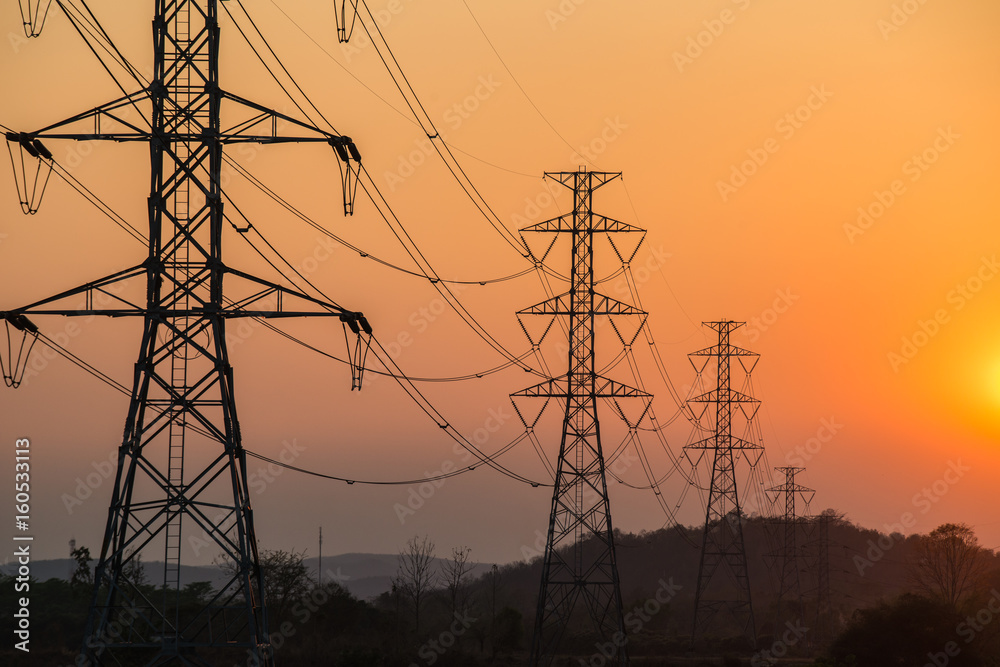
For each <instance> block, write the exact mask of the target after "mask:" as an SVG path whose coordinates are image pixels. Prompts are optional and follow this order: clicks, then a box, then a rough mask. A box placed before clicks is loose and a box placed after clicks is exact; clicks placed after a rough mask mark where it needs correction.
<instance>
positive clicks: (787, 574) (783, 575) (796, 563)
mask: <svg viewBox="0 0 1000 667" xmlns="http://www.w3.org/2000/svg"><path fill="white" fill-rule="evenodd" d="M775 470H776V471H777V472H780V473H783V474H784V475H785V481H784V483H783V484H781V485H779V486H772V487H771V488H769V489H768V490H767V491H768V492H769V493H774V494H778V496H777V499H779V500H780V498H781V497H782V496H783V497H784V501H785V512H784V514H783V515H782V516H781V519H780V526H781V528H782V538H783V539H782V546H781V549H780V550H779V551H778V552H777V553H775V554H773V555H774V557H776V558H777V559H779V560H780V562H781V569H780V581H779V583H778V597H777V599H776V600H775V618H774V635H775V636H777V634H778V631H779V629H780V628H781V624H782V621H790V620H798V621H803V620H804V619H805V603H804V601H803V598H802V581H801V578H800V576H799V573H800V572H801V566H802V563H801V562H800V558H801V556H802V554H800V553H799V549H798V543H797V536H798V532H799V528H800V525H801V521H800V520H799V516H798V515H797V514H796V512H795V499H796V498H797V497H798V498H801V499H802V501H803V502H804V503H805V505H806V506H807V507H808V505H809V503H810V502H812V498H813V496H814V495H815V494H816V492H815V491H813V490H812V489H809V488H806V487H804V486H802V485H801V484H797V483H796V482H795V476H796V475H797V474H798V473H800V472H802V471H803V470H805V468H796V467H793V466H786V467H780V468H775ZM786 598H788V599H790V600H791V601H792V602H791V605H790V606H791V608H792V609H794V615H793V617H792V618H789V617H787V616H786V615H785V613H784V611H783V610H782V603H783V602H784V600H785V599H786Z"/></svg>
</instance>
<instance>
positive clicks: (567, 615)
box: [511, 169, 651, 666]
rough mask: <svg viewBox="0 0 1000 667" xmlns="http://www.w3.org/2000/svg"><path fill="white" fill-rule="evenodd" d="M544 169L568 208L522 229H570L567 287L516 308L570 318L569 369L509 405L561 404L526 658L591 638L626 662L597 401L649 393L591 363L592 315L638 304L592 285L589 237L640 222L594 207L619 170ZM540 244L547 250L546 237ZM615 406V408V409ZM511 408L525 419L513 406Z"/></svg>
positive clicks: (549, 660) (551, 657) (591, 643)
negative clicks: (584, 630) (573, 633)
mask: <svg viewBox="0 0 1000 667" xmlns="http://www.w3.org/2000/svg"><path fill="white" fill-rule="evenodd" d="M546 176H547V177H548V178H551V179H553V180H555V181H556V182H558V183H560V184H562V185H563V186H565V187H567V188H570V189H572V190H573V212H572V213H570V214H567V215H562V216H560V217H558V218H553V219H552V220H547V221H545V222H540V223H537V224H534V225H530V226H528V227H525V228H524V229H522V230H521V232H522V233H528V232H541V233H552V234H559V233H566V234H570V235H571V239H572V265H571V267H572V270H571V276H570V277H571V285H570V290H569V292H568V293H566V294H563V295H560V296H556V297H554V298H552V299H548V300H547V301H543V302H542V303H539V304H537V305H535V306H532V307H530V308H527V309H525V310H522V311H520V312H519V313H518V317H519V318H520V317H521V316H523V315H540V316H548V317H549V318H551V319H550V322H549V326H548V327H546V328H545V331H546V332H547V331H548V330H549V328H551V321H552V320H554V319H555V318H556V317H560V316H563V317H567V318H568V319H569V371H568V373H567V374H566V375H564V376H562V377H559V378H555V379H552V380H548V381H546V382H542V383H541V384H538V385H536V386H534V387H531V388H529V389H525V390H523V391H520V392H517V393H515V394H512V395H511V398H512V400H513V401H514V406H515V408H518V401H517V399H519V398H523V399H528V398H539V399H541V398H544V399H546V401H547V400H549V399H553V398H554V399H560V400H564V401H565V406H566V410H565V418H564V419H563V429H562V439H561V441H560V445H559V459H558V464H557V468H556V479H555V485H554V489H553V493H552V510H551V513H550V517H549V529H548V536H547V539H546V543H545V556H544V560H543V565H542V581H541V587H540V591H539V595H538V607H537V611H536V617H535V629H534V634H533V636H532V641H531V665H533V666H541V665H546V666H547V665H552V664H553V663H554V661H555V658H556V656H558V655H560V651H566V650H570V651H573V650H578V649H579V648H580V647H584V648H585V650H591V651H594V652H596V651H597V648H596V647H595V645H596V644H599V645H600V646H601V647H603V649H602V652H603V653H604V657H602V660H605V662H603V663H602V664H613V665H627V664H629V659H628V646H627V639H626V635H625V625H624V621H623V616H622V598H621V588H620V584H619V578H618V565H617V562H616V559H615V541H614V531H613V528H612V522H611V507H610V504H609V502H608V487H607V481H606V478H605V464H604V453H603V450H602V448H601V431H600V422H599V419H598V410H597V403H598V399H607V400H608V401H610V402H612V403H613V404H614V405H618V401H619V400H621V399H626V398H635V399H639V400H640V401H643V402H644V409H643V410H642V412H641V414H645V411H646V410H648V407H649V401H650V399H651V397H650V396H649V394H646V393H645V392H642V391H640V390H638V389H634V388H632V387H629V386H627V385H624V384H621V383H619V382H616V381H614V380H611V379H608V378H605V377H602V376H601V375H599V374H598V373H597V372H596V370H595V361H594V359H595V326H594V322H595V318H596V317H597V316H599V315H608V316H633V317H636V318H639V320H640V322H639V326H640V327H641V326H642V325H643V323H644V322H645V317H646V313H645V312H644V311H641V310H639V309H638V308H635V307H633V306H631V305H628V304H624V303H622V302H620V301H617V300H615V299H612V298H610V297H607V296H603V295H601V294H599V293H597V292H596V291H595V289H594V236H595V235H596V234H602V233H607V234H609V235H610V234H617V233H622V234H633V235H639V237H638V238H639V241H638V242H637V243H635V246H634V247H635V248H636V249H637V248H638V245H639V243H641V240H642V236H641V235H643V234H644V231H643V230H641V229H639V228H637V227H634V226H632V225H629V224H626V223H623V222H619V221H617V220H613V219H611V218H607V217H605V216H599V215H596V214H594V213H593V211H592V208H591V204H592V199H593V193H594V190H596V189H598V188H599V187H601V186H603V185H605V184H606V183H608V182H610V181H612V180H614V179H615V178H618V177H619V176H621V174H620V173H604V172H591V171H586V170H583V169H581V170H580V171H576V172H559V173H547V174H546ZM609 239H610V236H609ZM553 243H554V239H553ZM526 245H527V244H526ZM545 245H546V251H545V254H547V253H548V251H549V250H551V248H552V245H553V244H552V243H549V244H545ZM624 245H626V244H624V243H622V242H621V241H620V242H619V243H618V244H615V243H614V242H613V241H612V248H614V250H615V252H616V254H618V256H619V258H620V259H622V260H623V261H626V262H627V261H630V260H631V259H632V257H634V255H635V251H634V250H633V251H632V252H631V254H627V255H623V254H622V252H621V248H622V247H623V246H624ZM529 247H530V246H529ZM543 259H544V256H538V257H536V260H538V261H541V260H543ZM522 326H523V325H522ZM615 331H619V329H618V328H616V329H615ZM525 333H526V334H527V333H528V330H527V329H525ZM637 333H638V331H637ZM619 336H621V333H620V331H619ZM530 338H531V335H530V334H529V339H530ZM634 340H635V338H634V336H633V337H632V339H631V340H630V341H627V342H628V344H631V342H632V341H634ZM539 342H540V339H539V340H532V343H533V344H535V345H536V349H537V344H538V343H539ZM618 412H619V414H621V410H620V408H619V409H618ZM518 414H520V415H521V417H522V419H524V415H523V411H522V410H521V409H518ZM641 414H640V416H639V419H641ZM525 421H526V425H527V426H528V427H529V429H530V428H533V427H534V424H535V423H537V417H536V419H535V420H534V421H533V422H532V421H530V420H525ZM629 426H630V427H634V426H635V424H634V423H630V424H629ZM581 607H582V609H581ZM584 610H585V611H586V612H587V614H586V616H589V623H590V628H591V630H592V634H589V635H588V634H580V635H579V636H578V637H574V639H581V640H583V643H581V644H577V645H575V646H573V647H570V648H568V649H567V642H566V640H567V639H568V637H567V635H566V631H567V627H568V626H570V625H571V624H574V625H577V624H579V626H581V627H585V626H586V625H587V621H586V616H585V615H584V614H583V611H584ZM595 640H596V642H595Z"/></svg>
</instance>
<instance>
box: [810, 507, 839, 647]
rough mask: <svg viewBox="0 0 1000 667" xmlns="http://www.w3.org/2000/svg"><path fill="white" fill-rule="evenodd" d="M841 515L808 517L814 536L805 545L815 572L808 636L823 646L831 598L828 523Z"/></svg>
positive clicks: (827, 635) (828, 628) (828, 632)
mask: <svg viewBox="0 0 1000 667" xmlns="http://www.w3.org/2000/svg"><path fill="white" fill-rule="evenodd" d="M841 518H842V515H838V514H827V513H824V514H819V515H817V516H813V517H810V521H809V523H810V524H811V526H812V528H813V531H814V536H813V539H812V540H810V543H809V544H808V547H807V554H808V556H809V561H810V569H811V570H812V571H814V572H815V573H816V589H815V591H814V592H815V594H816V619H815V621H814V630H813V632H811V633H810V636H811V637H812V638H813V639H814V641H815V642H816V644H817V645H818V646H825V645H826V644H827V643H828V642H829V641H830V639H831V634H832V627H831V625H832V623H831V621H832V618H831V614H832V612H833V600H832V596H831V592H830V524H831V523H834V522H836V521H839V520H840V519H841Z"/></svg>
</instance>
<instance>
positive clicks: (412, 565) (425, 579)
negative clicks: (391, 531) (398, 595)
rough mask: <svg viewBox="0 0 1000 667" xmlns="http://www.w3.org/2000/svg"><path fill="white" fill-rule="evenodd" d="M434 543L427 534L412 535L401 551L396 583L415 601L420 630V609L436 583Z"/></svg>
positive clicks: (414, 611)
mask: <svg viewBox="0 0 1000 667" xmlns="http://www.w3.org/2000/svg"><path fill="white" fill-rule="evenodd" d="M433 563H434V543H433V542H431V541H430V540H429V539H428V538H427V537H426V536H425V537H424V538H423V539H422V540H418V539H417V537H416V536H414V537H411V538H410V539H409V541H408V542H407V543H406V548H405V549H404V550H403V551H400V552H399V567H398V569H397V570H396V577H395V580H394V583H395V584H396V585H397V586H398V587H399V590H400V591H402V593H403V595H405V596H406V597H408V598H409V599H410V601H411V602H412V603H413V619H414V625H415V626H416V631H417V632H420V609H421V605H423V603H424V598H425V597H426V596H427V592H428V591H429V590H430V588H431V586H432V585H433V584H434V572H433V570H432V569H431V565H432V564H433Z"/></svg>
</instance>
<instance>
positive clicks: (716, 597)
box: [685, 320, 763, 647]
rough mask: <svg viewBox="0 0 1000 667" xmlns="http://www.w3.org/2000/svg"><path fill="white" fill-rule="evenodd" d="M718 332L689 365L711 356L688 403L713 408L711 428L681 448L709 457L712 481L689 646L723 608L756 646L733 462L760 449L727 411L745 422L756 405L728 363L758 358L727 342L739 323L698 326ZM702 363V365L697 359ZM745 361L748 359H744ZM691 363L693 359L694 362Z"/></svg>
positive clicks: (699, 367) (753, 458) (749, 366)
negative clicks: (704, 384) (711, 374)
mask: <svg viewBox="0 0 1000 667" xmlns="http://www.w3.org/2000/svg"><path fill="white" fill-rule="evenodd" d="M703 324H704V325H705V326H707V327H709V328H710V329H712V330H713V331H715V332H717V333H718V336H719V342H718V344H716V345H713V346H711V347H707V348H705V349H703V350H699V351H697V352H692V353H691V354H690V355H689V356H690V357H692V360H691V363H692V365H694V366H695V370H696V371H698V372H699V373H701V372H702V371H703V370H704V369H705V366H706V365H707V364H708V361H709V359H711V358H715V360H716V366H717V370H718V383H717V385H716V388H715V389H711V390H709V391H707V392H705V393H703V394H701V395H699V396H696V397H694V398H691V399H688V403H704V404H705V407H706V408H707V407H708V405H709V404H712V405H715V429H714V431H715V432H714V433H713V434H712V435H710V436H709V437H707V438H705V439H703V440H700V441H698V442H695V443H693V444H691V445H687V446H686V447H685V454H686V455H687V456H688V457H689V458H691V452H693V451H698V452H700V453H699V455H698V457H697V459H695V461H696V462H697V461H700V460H701V457H702V456H704V453H705V451H709V452H711V454H712V457H713V459H712V483H711V486H710V488H709V492H708V503H707V508H706V512H705V532H704V535H703V538H702V548H701V559H700V561H699V564H698V587H697V589H696V591H695V603H694V604H695V612H694V625H693V628H692V632H691V642H692V644H694V642H696V641H697V640H698V639H699V638H700V637H701V636H702V635H703V634H704V632H705V630H706V629H707V628H708V627H709V626H710V624H711V623H712V621H713V619H714V618H715V617H716V615H717V614H718V612H719V611H721V610H723V609H726V610H728V611H729V613H730V614H731V615H732V617H733V618H734V620H735V621H736V623H737V626H738V627H739V628H740V630H741V631H742V633H743V634H744V635H745V636H746V638H747V639H748V640H749V642H750V644H751V646H753V647H756V645H757V629H756V625H755V623H754V615H753V602H752V600H751V596H750V578H749V575H748V573H747V552H746V544H745V543H744V540H743V513H742V510H741V508H740V498H739V485H738V483H737V477H736V459H737V458H738V457H739V455H741V454H742V455H743V456H745V457H746V458H747V459H748V460H749V461H750V463H751V465H756V464H757V460H758V459H759V458H760V455H761V453H762V451H763V448H762V447H761V446H760V445H759V444H756V443H753V442H749V441H747V440H744V439H742V438H739V437H737V436H734V435H733V433H732V419H733V407H734V406H739V409H740V410H741V411H742V412H743V414H744V416H745V417H746V418H747V419H748V420H749V419H752V418H753V416H754V415H755V414H756V411H757V408H758V407H759V405H760V402H759V401H758V400H757V399H755V398H753V397H751V396H748V395H746V394H744V393H742V392H740V391H737V390H735V389H733V388H732V387H731V386H730V378H731V372H732V368H731V365H732V364H731V362H732V358H733V357H736V358H737V359H738V360H739V362H740V364H741V366H742V367H743V370H744V371H745V372H746V373H747V374H748V375H749V373H750V372H751V371H752V370H753V368H754V366H755V365H756V363H757V359H758V355H757V353H755V352H750V351H749V350H745V349H743V348H740V347H737V346H735V345H732V344H730V342H729V336H730V334H731V333H732V332H733V331H735V330H736V329H738V328H739V327H741V326H743V324H745V323H744V322H733V321H729V320H724V321H720V322H703ZM701 359H704V361H701ZM744 359H750V360H752V361H744ZM696 360H697V361H696ZM720 566H722V567H723V569H724V571H725V572H726V574H727V575H728V581H723V580H721V579H720V577H718V576H716V575H717V574H718V570H719V567H720Z"/></svg>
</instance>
